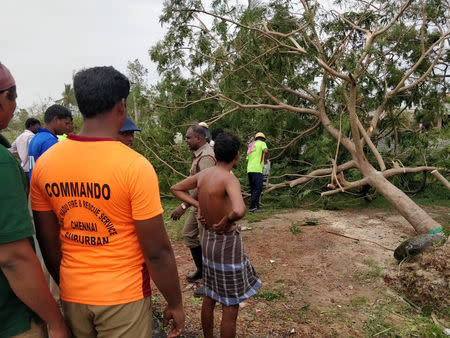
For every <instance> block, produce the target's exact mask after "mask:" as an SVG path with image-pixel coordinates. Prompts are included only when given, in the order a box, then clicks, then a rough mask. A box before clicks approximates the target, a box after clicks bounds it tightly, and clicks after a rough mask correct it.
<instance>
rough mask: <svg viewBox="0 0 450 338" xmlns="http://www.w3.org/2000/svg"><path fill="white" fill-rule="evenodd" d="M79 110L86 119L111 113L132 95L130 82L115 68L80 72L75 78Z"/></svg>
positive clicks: (74, 85) (90, 69)
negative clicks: (117, 105) (118, 103)
mask: <svg viewBox="0 0 450 338" xmlns="http://www.w3.org/2000/svg"><path fill="white" fill-rule="evenodd" d="M73 89H74V91H75V98H76V99H77V104H78V108H79V109H80V112H81V114H82V115H83V117H84V118H93V117H96V116H98V115H100V114H102V113H105V112H108V111H110V110H111V109H112V108H113V107H114V106H115V105H116V103H117V102H120V101H121V100H122V99H126V98H127V97H128V94H129V93H130V81H128V79H127V77H126V76H125V75H123V74H122V73H120V72H119V71H117V70H115V69H114V68H113V67H111V66H110V67H93V68H88V69H84V70H81V71H79V72H78V73H77V74H76V75H75V77H74V78H73Z"/></svg>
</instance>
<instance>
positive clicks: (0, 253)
mask: <svg viewBox="0 0 450 338" xmlns="http://www.w3.org/2000/svg"><path fill="white" fill-rule="evenodd" d="M0 268H1V270H2V271H3V273H4V274H5V276H6V278H7V279H8V282H9V285H10V286H11V288H12V290H13V291H14V293H15V294H16V296H17V297H18V298H20V299H21V300H22V301H23V302H24V303H25V304H26V305H27V306H28V307H29V308H30V309H31V310H33V311H34V312H35V313H36V314H37V315H38V316H39V317H41V318H42V320H44V321H45V322H46V323H47V324H48V326H49V330H50V334H51V336H52V337H69V336H70V335H69V331H68V329H67V327H66V325H65V322H64V319H63V317H62V315H61V312H60V310H59V308H58V305H57V304H56V302H55V300H54V298H53V296H52V295H51V293H50V291H49V289H48V287H47V284H46V281H45V278H44V274H43V273H42V269H41V265H40V263H39V260H38V259H37V257H36V254H35V253H34V251H33V248H32V247H31V244H30V242H29V240H28V239H21V240H19V241H15V242H11V243H6V244H1V245H0Z"/></svg>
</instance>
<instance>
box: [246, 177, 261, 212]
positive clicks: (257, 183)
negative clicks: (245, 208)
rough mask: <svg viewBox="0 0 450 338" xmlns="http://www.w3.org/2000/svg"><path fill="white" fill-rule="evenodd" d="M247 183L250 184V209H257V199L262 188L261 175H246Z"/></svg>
mask: <svg viewBox="0 0 450 338" xmlns="http://www.w3.org/2000/svg"><path fill="white" fill-rule="evenodd" d="M248 182H249V183H250V191H251V198H250V209H254V208H259V197H260V196H261V193H262V188H263V174H262V173H248Z"/></svg>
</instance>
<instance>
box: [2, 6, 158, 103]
mask: <svg viewBox="0 0 450 338" xmlns="http://www.w3.org/2000/svg"><path fill="white" fill-rule="evenodd" d="M162 3H163V1H162V0H127V1H118V0H78V1H68V0H39V1H36V0H20V1H2V6H1V13H0V27H1V29H2V32H3V33H2V34H0V62H2V63H3V64H5V65H6V66H7V67H8V68H9V70H10V71H11V73H12V74H13V76H14V78H15V80H16V85H17V93H18V98H17V105H18V108H27V107H30V106H31V105H33V104H34V103H37V104H39V103H41V102H43V101H45V100H46V99H47V98H48V97H51V98H52V99H54V100H56V99H60V98H61V93H62V92H63V90H64V84H65V83H72V77H73V73H74V72H76V71H77V70H80V69H82V68H88V67H93V66H113V67H114V68H116V69H117V70H119V71H121V72H122V73H126V68H127V63H128V61H133V60H134V59H136V58H137V59H139V61H140V62H141V63H142V64H143V65H144V66H146V67H147V68H148V71H149V75H148V79H147V80H148V83H156V81H157V78H158V75H157V72H156V65H155V64H153V63H152V62H151V60H150V57H149V55H148V50H149V49H150V47H151V46H153V45H154V44H155V43H156V42H157V41H159V40H160V39H162V38H163V34H164V28H162V27H161V24H160V23H159V16H160V15H161V13H162V8H163V6H162Z"/></svg>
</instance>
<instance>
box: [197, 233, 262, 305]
mask: <svg viewBox="0 0 450 338" xmlns="http://www.w3.org/2000/svg"><path fill="white" fill-rule="evenodd" d="M202 254H203V284H204V295H205V296H208V297H210V298H212V299H214V300H215V301H217V302H219V303H221V304H223V305H226V306H231V305H236V304H239V303H240V302H242V301H244V300H245V299H247V298H250V297H251V296H253V295H254V294H255V293H256V292H257V291H258V289H259V287H260V286H261V280H260V279H259V278H258V275H257V274H256V272H255V270H254V269H253V266H252V265H251V264H250V261H249V260H248V257H247V255H246V254H245V252H244V246H243V244H242V237H241V231H240V227H238V228H237V229H236V230H234V231H232V232H227V233H224V234H218V233H216V232H214V231H211V230H205V231H204V233H203V245H202Z"/></svg>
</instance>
